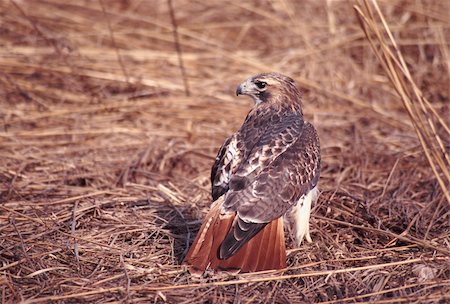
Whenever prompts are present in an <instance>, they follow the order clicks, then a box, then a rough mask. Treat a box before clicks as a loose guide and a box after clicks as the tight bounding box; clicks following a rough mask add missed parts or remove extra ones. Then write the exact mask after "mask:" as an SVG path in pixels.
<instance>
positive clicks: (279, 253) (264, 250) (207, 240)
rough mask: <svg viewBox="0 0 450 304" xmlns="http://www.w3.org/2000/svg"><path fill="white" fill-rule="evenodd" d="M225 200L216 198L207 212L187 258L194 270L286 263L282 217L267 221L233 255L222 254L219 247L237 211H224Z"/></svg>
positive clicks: (269, 266)
mask: <svg viewBox="0 0 450 304" xmlns="http://www.w3.org/2000/svg"><path fill="white" fill-rule="evenodd" d="M222 202H223V201H222V200H220V201H216V202H215V203H214V204H213V205H212V207H211V210H210V211H209V213H208V215H207V216H206V218H205V220H204V222H203V224H202V226H201V227H200V230H199V232H198V234H197V236H196V238H195V240H194V242H193V243H192V246H191V248H190V249H189V252H188V254H187V255H186V258H185V260H184V262H185V263H187V264H188V265H190V266H191V267H192V269H193V270H194V271H202V272H203V271H205V270H206V269H207V268H208V267H209V268H211V269H215V270H238V271H240V272H253V271H262V270H270V269H282V268H285V267H286V247H285V246H286V245H285V242H284V230H283V219H282V218H278V219H275V220H273V221H272V222H270V223H269V224H268V225H266V226H265V227H264V228H263V229H262V230H261V231H259V232H258V233H257V234H256V235H255V236H254V237H253V238H252V239H250V240H249V241H248V242H247V243H246V244H245V245H244V246H242V248H240V249H239V250H238V251H237V252H236V253H235V254H234V255H233V256H231V257H229V258H227V259H223V260H222V259H220V258H219V248H220V245H221V244H222V242H223V241H224V239H225V237H226V236H227V234H228V232H229V231H230V229H231V226H232V224H233V221H234V217H235V215H234V214H227V215H221V214H220V207H221V203H222Z"/></svg>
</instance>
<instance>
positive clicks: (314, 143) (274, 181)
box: [224, 123, 320, 223]
mask: <svg viewBox="0 0 450 304" xmlns="http://www.w3.org/2000/svg"><path fill="white" fill-rule="evenodd" d="M276 147H277V146H276V145H275V148H272V151H278V150H279V149H277V148H276ZM280 149H281V151H282V152H281V153H279V154H277V153H273V155H274V156H273V157H268V159H269V161H266V160H263V161H262V166H261V168H260V169H259V172H258V174H256V175H254V176H252V177H251V181H247V182H246V183H245V184H246V185H247V186H246V187H245V188H242V189H240V190H238V191H234V190H233V188H232V187H231V186H230V189H229V192H228V193H227V196H226V199H225V203H224V206H225V208H227V207H230V208H232V209H233V210H235V211H237V213H238V215H239V217H240V218H242V219H243V220H245V221H248V222H253V223H267V222H270V221H271V220H273V219H275V218H277V217H280V216H281V215H283V214H284V213H285V212H286V211H287V210H288V209H290V208H291V207H292V205H293V204H295V203H296V202H297V201H298V200H299V199H300V198H301V197H302V196H303V195H305V194H306V193H308V192H309V191H310V190H311V189H312V188H313V187H314V186H315V185H316V184H317V181H318V178H319V171H320V153H319V141H318V137H317V133H316V131H315V129H314V128H313V126H312V125H311V124H309V123H305V124H304V125H303V127H302V132H301V135H300V136H299V137H298V138H297V140H296V141H295V142H294V143H293V144H291V145H289V146H288V147H287V148H286V149H283V148H281V147H280ZM260 158H261V157H260ZM232 179H233V178H232Z"/></svg>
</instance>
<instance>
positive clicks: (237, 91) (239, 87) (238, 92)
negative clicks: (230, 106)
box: [236, 84, 242, 96]
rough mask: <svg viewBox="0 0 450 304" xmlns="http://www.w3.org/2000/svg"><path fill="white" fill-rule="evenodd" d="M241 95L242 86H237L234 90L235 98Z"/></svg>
mask: <svg viewBox="0 0 450 304" xmlns="http://www.w3.org/2000/svg"><path fill="white" fill-rule="evenodd" d="M239 95H242V85H241V84H240V85H238V87H237V89H236V96H239Z"/></svg>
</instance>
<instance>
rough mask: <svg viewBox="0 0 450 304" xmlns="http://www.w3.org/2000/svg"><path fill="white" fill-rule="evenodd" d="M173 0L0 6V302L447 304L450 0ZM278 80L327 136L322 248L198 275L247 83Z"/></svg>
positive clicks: (318, 216)
mask: <svg viewBox="0 0 450 304" xmlns="http://www.w3.org/2000/svg"><path fill="white" fill-rule="evenodd" d="M171 2H172V7H173V13H174V16H173V17H174V18H171V14H170V9H169V7H170V6H169V1H159V0H152V1H137V0H122V1H119V0H117V1H112V0H111V1H110V0H99V1H70V2H69V1H61V0H46V1H44V0H42V1H41V0H40V1H21V0H14V1H1V2H0V33H1V35H0V43H1V45H2V47H1V48H0V96H1V98H0V106H1V110H0V118H1V120H0V125H1V126H0V127H1V130H0V155H1V158H0V181H1V183H0V191H1V193H0V261H1V264H0V292H1V299H2V302H4V303H13V302H19V301H24V302H26V303H34V302H49V301H52V300H53V301H58V302H89V303H91V302H155V303H159V302H169V303H183V302H190V303H202V302H217V303H225V302H230V303H231V302H234V303H240V302H244V303H252V302H254V303H259V302H260V303H262V302H265V303H273V302H275V303H298V302H323V303H334V302H381V303H391V302H408V303H409V302H416V303H428V302H432V303H434V302H445V301H446V299H447V301H448V298H449V297H450V279H449V278H450V263H449V262H450V259H449V254H450V241H449V236H450V229H449V220H450V219H449V211H450V209H449V201H448V189H449V179H448V178H449V173H448V171H449V159H448V151H449V133H448V127H449V115H450V113H449V93H450V88H449V83H450V76H449V75H450V63H449V62H450V50H449V41H450V15H449V14H450V13H449V12H450V4H449V2H448V1H431V0H430V1H428V0H427V1H425V0H419V1H379V2H378V6H379V8H380V11H379V13H380V14H381V15H380V14H379V13H378V11H377V6H376V5H374V3H373V2H372V1H369V3H363V2H361V3H356V4H357V5H358V7H359V13H357V14H355V11H354V9H353V5H354V4H355V3H353V2H347V1H305V2H303V1H302V2H300V1H293V0H279V1H275V0H274V1H245V2H244V1H226V0H225V1H187V0H173V1H171ZM358 16H359V17H358ZM382 18H384V19H385V22H386V24H385V25H383V22H382ZM175 26H176V28H177V35H174V31H173V30H174V27H175ZM363 29H364V30H363ZM388 29H389V30H390V32H391V33H392V36H391V37H389V35H388V33H389V32H388ZM366 35H367V36H366ZM175 37H177V39H178V41H179V46H178V47H176V45H175V43H174V39H175ZM177 49H178V50H181V51H182V62H183V66H184V71H183V70H182V69H180V58H179V55H180V52H177ZM399 54H400V55H399ZM262 71H280V72H282V73H285V74H288V75H291V76H293V77H294V78H295V79H296V80H297V81H298V83H299V84H300V86H301V87H302V88H303V91H304V103H305V113H306V117H307V119H308V120H310V121H312V122H313V123H314V124H315V126H316V127H317V128H318V130H319V132H320V137H321V143H322V155H323V169H322V177H321V182H320V186H321V191H322V193H321V196H320V198H319V201H318V203H317V204H316V206H315V208H314V209H313V217H312V237H313V240H314V242H313V243H312V244H304V245H302V246H301V248H297V249H292V250H291V251H290V254H289V261H288V265H289V267H288V269H286V270H285V271H278V272H267V273H262V274H261V273H260V274H245V275H239V276H233V275H229V274H225V273H219V274H208V275H206V276H205V277H202V278H198V277H193V276H191V275H189V273H188V272H187V271H186V269H185V267H184V266H180V260H181V259H182V258H183V256H184V254H185V253H186V248H187V246H188V244H189V242H190V241H192V239H193V237H194V235H195V233H196V231H197V229H198V228H199V225H200V221H201V219H202V217H203V215H204V214H205V212H206V210H207V208H208V206H209V204H210V196H209V189H210V185H209V178H208V177H209V170H210V167H211V165H212V162H213V158H214V157H215V153H216V151H217V149H218V147H219V146H220V144H221V143H222V141H223V140H224V139H225V137H226V136H228V135H229V134H230V133H231V132H233V131H235V130H236V129H237V128H238V127H239V125H240V124H241V122H242V120H243V118H244V117H245V114H246V112H247V111H248V109H249V108H250V106H251V104H250V101H249V100H244V99H240V98H239V99H236V98H235V97H234V96H233V92H234V89H235V86H236V85H237V84H238V83H240V82H241V81H242V80H244V79H245V78H246V77H248V76H250V75H252V74H256V73H259V72H262ZM183 74H185V77H182V75H183ZM186 87H188V90H189V93H190V94H186V93H187V92H186ZM188 95H189V96H188ZM424 151H425V152H424ZM291 248H292V247H291Z"/></svg>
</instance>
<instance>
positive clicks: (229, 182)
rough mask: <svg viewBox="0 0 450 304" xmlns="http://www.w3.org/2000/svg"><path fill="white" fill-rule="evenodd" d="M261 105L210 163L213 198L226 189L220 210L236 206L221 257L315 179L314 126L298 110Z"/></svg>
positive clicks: (288, 205) (286, 206)
mask: <svg viewBox="0 0 450 304" xmlns="http://www.w3.org/2000/svg"><path fill="white" fill-rule="evenodd" d="M263 110H264V109H262V110H261V109H258V112H257V113H255V112H256V111H255V112H253V113H252V112H250V113H249V115H248V116H247V118H246V120H245V122H244V124H243V126H242V127H241V129H240V130H239V131H238V132H237V133H236V134H235V135H234V136H233V137H232V138H230V139H229V140H227V141H226V142H225V144H224V146H225V145H227V146H226V147H225V148H224V146H222V148H221V149H220V150H219V153H218V157H217V160H216V163H215V164H214V166H213V171H214V176H215V182H214V183H213V190H212V191H213V198H217V197H219V196H220V195H223V194H225V201H224V203H223V209H224V211H225V212H237V217H236V218H235V220H234V222H233V226H232V228H231V230H230V232H229V233H228V235H227V237H226V238H225V241H224V242H223V244H222V246H221V248H220V256H221V258H227V257H229V256H232V255H233V254H235V253H236V251H237V250H239V249H240V248H241V247H242V246H243V245H244V244H245V243H246V242H247V241H248V240H250V239H251V238H252V237H253V236H254V235H255V234H257V233H258V232H259V231H260V230H261V229H263V228H264V226H265V225H266V224H267V223H269V222H271V221H272V220H274V219H277V218H278V217H280V216H282V215H283V214H284V213H285V212H286V211H287V210H288V209H290V208H291V207H292V205H294V204H295V203H296V202H297V201H298V200H299V199H300V197H302V196H303V195H305V194H306V193H307V192H308V191H309V190H310V189H312V187H313V186H315V183H317V180H318V175H319V163H320V160H319V157H320V155H319V141H318V137H317V133H316V131H315V130H314V127H313V126H312V125H311V124H309V123H305V122H304V121H303V118H302V116H301V115H298V114H297V113H294V112H288V111H286V112H274V111H269V110H267V112H263ZM227 142H228V144H227ZM223 150H226V151H223ZM219 180H220V181H222V183H218V182H217V181H219Z"/></svg>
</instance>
